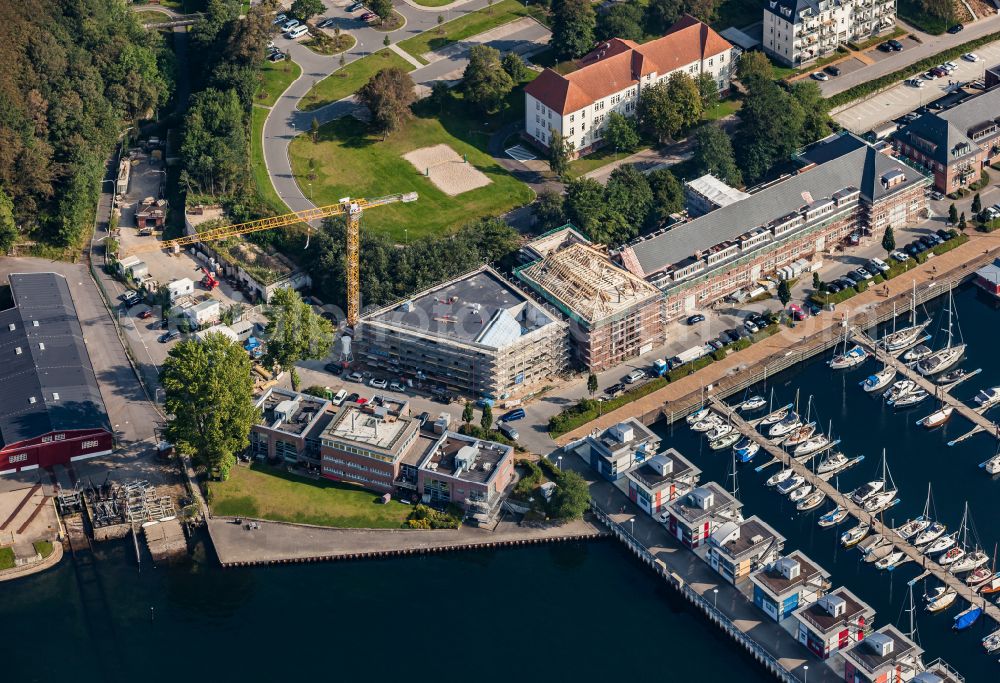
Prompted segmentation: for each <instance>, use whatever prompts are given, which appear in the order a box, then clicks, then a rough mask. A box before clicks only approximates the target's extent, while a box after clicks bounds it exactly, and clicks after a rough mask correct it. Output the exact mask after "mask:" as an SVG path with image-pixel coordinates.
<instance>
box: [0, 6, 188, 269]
mask: <svg viewBox="0 0 1000 683" xmlns="http://www.w3.org/2000/svg"><path fill="white" fill-rule="evenodd" d="M11 7H13V6H11ZM2 16H3V21H0V253H3V252H6V251H7V250H9V249H10V248H11V246H13V244H14V243H15V242H16V241H17V240H19V239H22V238H28V239H31V240H34V241H38V242H42V243H45V244H51V245H54V246H58V247H67V246H71V245H74V244H78V243H79V242H80V241H81V239H82V238H83V236H84V235H86V234H87V233H88V231H89V229H90V228H91V227H92V226H93V223H94V210H95V206H96V202H97V195H98V191H99V190H98V188H99V185H100V181H101V179H102V177H103V175H104V168H105V162H106V160H107V157H108V155H109V153H110V152H111V149H112V146H113V145H114V142H115V140H117V138H118V136H119V135H120V134H121V133H122V132H123V130H124V129H125V128H126V127H127V126H128V125H130V124H134V123H136V122H137V121H138V120H139V119H142V118H144V117H147V116H149V115H150V114H152V113H153V112H155V111H156V109H157V108H158V107H160V106H162V105H163V104H165V103H166V101H167V99H168V97H169V94H170V91H171V85H172V80H173V55H172V53H171V52H170V50H169V49H168V48H167V46H166V45H165V44H164V41H163V39H162V38H161V37H160V35H159V33H157V32H148V33H147V32H146V31H145V30H144V29H143V28H142V26H140V24H139V23H138V21H137V19H136V18H135V17H134V16H133V15H132V14H131V13H130V12H129V10H128V7H127V6H126V5H125V3H124V2H122V1H121V0H74V1H72V2H70V1H69V0H26V1H25V2H19V3H17V8H16V10H14V9H11V11H7V12H3V13H2Z"/></svg>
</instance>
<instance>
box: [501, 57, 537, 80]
mask: <svg viewBox="0 0 1000 683" xmlns="http://www.w3.org/2000/svg"><path fill="white" fill-rule="evenodd" d="M502 63H503V70H504V71H506V72H507V75H508V76H510V78H511V80H512V81H514V85H517V84H518V83H520V82H521V81H523V80H525V79H527V78H528V75H529V74H530V73H531V69H529V68H528V65H527V64H525V63H524V60H523V59H521V55H519V54H517V53H516V52H508V53H507V54H505V55H504V56H503V62H502Z"/></svg>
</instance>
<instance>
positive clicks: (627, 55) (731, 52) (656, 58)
mask: <svg viewBox="0 0 1000 683" xmlns="http://www.w3.org/2000/svg"><path fill="white" fill-rule="evenodd" d="M736 54H737V53H736V51H735V49H734V48H733V46H732V45H730V44H729V42H727V41H726V40H725V39H724V38H722V36H720V35H719V34H718V33H716V32H715V31H713V30H712V29H711V28H710V27H709V26H708V25H707V24H704V23H702V22H700V21H698V20H697V19H695V18H694V17H692V16H690V15H685V16H683V17H681V18H680V19H679V20H678V21H677V23H676V24H674V25H673V26H672V27H670V30H668V31H667V33H666V35H664V36H663V37H661V38H657V39H655V40H651V41H649V42H648V43H643V44H642V45H640V44H638V43H636V42H634V41H632V40H623V39H621V38H612V39H611V40H608V41H606V42H603V43H601V44H600V45H598V47H597V48H596V49H595V50H593V51H592V52H591V53H590V54H588V55H585V56H584V57H582V58H581V59H580V60H579V62H578V64H579V68H578V69H577V70H576V71H573V72H571V73H569V74H566V75H562V74H560V73H558V72H556V71H554V70H552V69H545V70H544V71H542V73H541V74H539V76H538V78H536V79H535V80H533V81H532V82H531V83H529V84H528V85H526V86H525V88H524V105H525V106H524V129H525V132H526V134H527V135H528V137H529V138H530V139H531V141H532V142H533V143H535V144H536V145H538V146H540V147H544V148H547V147H548V145H549V142H551V139H552V131H555V132H557V133H559V134H560V135H561V136H562V137H563V138H564V139H565V140H567V141H569V142H570V143H571V144H572V145H573V150H574V154H575V155H584V154H588V153H590V152H591V151H593V150H595V149H597V148H598V147H600V146H601V145H602V143H603V134H604V129H605V126H606V125H607V117H608V115H609V114H610V113H611V112H617V113H619V114H621V115H623V116H626V117H629V118H632V117H634V116H635V115H636V109H637V106H638V102H639V93H640V91H641V90H642V89H643V88H648V87H650V86H653V85H656V84H657V83H661V82H663V81H665V80H666V79H667V78H669V77H670V76H671V74H674V73H685V74H687V75H689V76H691V77H692V78H697V77H698V76H699V75H700V74H703V73H707V74H710V75H711V76H712V79H713V80H714V81H715V83H716V85H717V87H718V89H719V90H720V91H726V90H728V89H729V82H730V78H731V76H732V75H733V74H734V73H735V70H736V66H735V61H736Z"/></svg>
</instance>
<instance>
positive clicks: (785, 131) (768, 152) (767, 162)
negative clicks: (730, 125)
mask: <svg viewBox="0 0 1000 683" xmlns="http://www.w3.org/2000/svg"><path fill="white" fill-rule="evenodd" d="M749 83H750V85H749V86H748V88H747V90H748V92H747V96H746V98H745V99H744V102H743V106H742V107H741V108H740V119H742V121H743V124H742V125H741V126H740V129H739V132H738V133H737V135H736V139H735V140H734V144H733V148H734V150H735V152H736V159H737V161H738V163H739V167H740V170H741V171H742V172H743V179H744V181H747V182H756V181H758V180H760V179H761V178H763V177H765V176H766V175H767V173H769V172H770V171H771V169H772V168H773V167H774V165H775V164H776V163H778V162H779V161H780V162H784V161H785V160H786V159H788V157H789V156H790V155H791V154H792V152H793V151H795V150H796V149H797V148H798V147H799V146H800V144H801V141H802V126H803V120H804V114H803V111H802V106H801V105H800V104H799V102H798V100H797V99H795V98H794V97H792V95H791V94H790V93H789V92H788V91H786V90H785V89H784V88H782V87H781V86H780V85H778V84H777V83H775V82H774V81H768V80H764V79H761V78H755V79H751V80H750V81H749Z"/></svg>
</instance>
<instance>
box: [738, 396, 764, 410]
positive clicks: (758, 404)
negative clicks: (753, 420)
mask: <svg viewBox="0 0 1000 683" xmlns="http://www.w3.org/2000/svg"><path fill="white" fill-rule="evenodd" d="M766 405H767V399H765V398H764V397H763V396H760V395H757V396H751V397H750V398H748V399H747V400H745V401H743V403H741V404H740V405H739V406H737V408H736V409H737V410H742V411H744V412H747V413H749V412H753V411H754V410H760V409H761V408H763V407H764V406H766Z"/></svg>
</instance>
